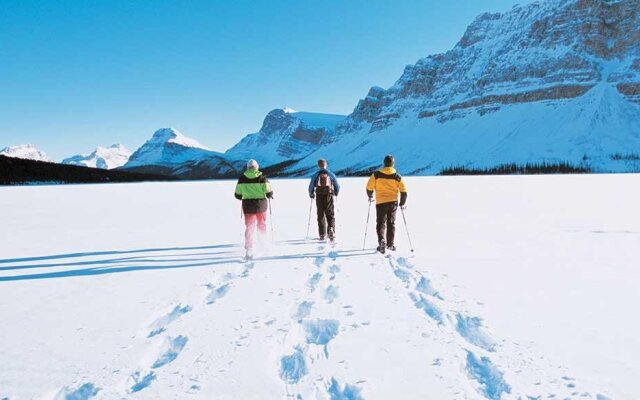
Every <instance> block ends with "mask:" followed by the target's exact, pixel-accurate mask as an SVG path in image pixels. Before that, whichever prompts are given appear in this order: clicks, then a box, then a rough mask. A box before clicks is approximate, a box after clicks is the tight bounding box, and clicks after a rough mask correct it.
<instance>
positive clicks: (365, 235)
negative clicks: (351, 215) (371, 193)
mask: <svg viewBox="0 0 640 400" xmlns="http://www.w3.org/2000/svg"><path fill="white" fill-rule="evenodd" d="M371 203H373V201H372V200H371V199H369V211H367V224H366V225H365V226H364V241H363V242H362V251H364V247H365V245H366V244H367V231H368V230H369V216H370V215H371Z"/></svg>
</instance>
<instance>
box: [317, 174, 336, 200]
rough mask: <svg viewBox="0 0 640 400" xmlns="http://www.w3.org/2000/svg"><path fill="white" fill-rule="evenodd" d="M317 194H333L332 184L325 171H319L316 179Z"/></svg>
mask: <svg viewBox="0 0 640 400" xmlns="http://www.w3.org/2000/svg"><path fill="white" fill-rule="evenodd" d="M316 193H317V194H325V195H326V194H333V182H332V181H331V177H330V176H329V173H328V172H327V171H320V173H319V174H318V177H317V178H316Z"/></svg>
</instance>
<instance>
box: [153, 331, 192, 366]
mask: <svg viewBox="0 0 640 400" xmlns="http://www.w3.org/2000/svg"><path fill="white" fill-rule="evenodd" d="M188 340H189V339H188V338H187V337H186V336H182V335H180V336H177V337H175V338H167V340H166V341H165V344H164V347H163V350H162V353H161V354H160V355H159V356H158V359H157V360H156V361H155V362H154V363H153V365H152V366H151V368H153V369H156V368H160V367H163V366H165V365H167V364H169V363H170V362H172V361H173V360H175V359H176V358H178V355H180V353H181V352H182V350H183V349H184V347H185V346H186V345H187V341H188Z"/></svg>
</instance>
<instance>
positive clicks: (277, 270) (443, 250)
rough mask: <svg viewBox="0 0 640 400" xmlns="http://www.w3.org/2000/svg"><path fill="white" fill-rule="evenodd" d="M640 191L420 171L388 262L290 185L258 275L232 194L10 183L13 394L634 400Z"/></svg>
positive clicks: (7, 252)
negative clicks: (324, 223)
mask: <svg viewBox="0 0 640 400" xmlns="http://www.w3.org/2000/svg"><path fill="white" fill-rule="evenodd" d="M638 179H639V177H638V176H637V175H602V176H553V177H548V176H547V177H477V178H471V177H468V178H408V179H407V186H408V189H409V203H408V204H409V208H408V209H407V218H408V223H409V228H410V229H411V234H412V239H413V241H414V245H415V247H416V249H417V251H416V253H415V254H414V255H411V254H410V253H409V252H408V244H407V241H406V235H405V232H404V225H403V223H402V220H401V218H400V215H399V216H398V217H399V218H398V223H397V229H398V231H397V238H398V247H399V251H398V252H397V253H396V254H395V255H391V256H388V257H384V256H380V255H377V254H374V253H373V251H372V249H373V247H374V246H375V239H373V237H374V235H375V233H374V223H373V218H372V221H371V225H370V226H369V240H368V243H367V246H366V247H367V248H366V250H365V251H362V239H363V234H364V221H365V219H366V212H367V208H366V207H367V203H366V197H365V195H364V183H365V181H364V180H363V179H343V180H342V182H341V184H342V185H343V190H342V193H341V196H340V197H339V198H338V207H339V214H338V218H339V220H338V227H337V234H338V238H339V243H338V245H337V246H336V247H333V248H332V247H330V246H327V245H325V244H321V243H317V242H315V241H310V240H306V239H305V237H304V236H305V233H306V225H307V218H308V210H309V208H308V207H309V199H308V197H307V194H306V184H307V182H306V181H301V180H274V181H273V186H274V190H275V200H274V201H273V204H272V206H273V213H274V221H273V226H274V230H275V237H273V238H267V243H271V244H270V245H269V246H267V247H268V248H267V249H265V251H264V252H263V253H262V254H261V255H260V256H258V257H257V259H256V260H254V261H253V262H251V263H245V262H243V261H242V260H241V258H240V256H241V254H242V246H241V232H242V225H241V220H240V216H239V203H238V202H237V201H235V199H233V195H232V192H233V187H234V182H197V183H196V182H193V183H154V184H125V185H85V186H82V185H79V186H39V187H13V188H1V189H0V206H2V208H3V209H9V210H11V213H7V214H6V216H5V220H4V223H3V231H4V232H6V234H5V235H4V237H3V241H2V242H0V289H1V290H0V318H1V319H2V321H3V326H4V327H5V328H4V329H2V330H0V398H3V397H8V398H10V399H23V398H48V399H51V398H55V399H58V398H61V399H65V398H81V399H88V398H97V399H100V398H104V399H108V398H133V399H135V398H140V399H145V398H149V399H153V398H166V397H169V398H174V397H175V398H211V397H212V396H214V397H215V398H223V399H224V398H248V399H251V398H256V399H258V398H260V399H264V398H305V399H306V398H325V399H343V398H347V399H358V398H366V399H378V398H379V399H384V398H434V399H440V398H447V399H449V398H450V399H500V398H503V399H512V398H513V399H517V398H527V397H526V396H530V398H548V397H549V396H551V395H554V396H555V397H556V398H572V399H583V398H585V399H589V398H591V399H596V398H598V399H604V398H606V397H603V396H607V397H609V398H623V399H624V398H632V396H633V394H634V390H635V389H634V388H633V387H632V382H634V381H633V379H632V377H633V376H635V375H636V374H637V373H638V371H640V366H639V365H638V361H637V360H638V359H640V357H639V356H640V354H639V353H638V351H640V350H639V349H640V345H639V343H638V339H637V337H636V336H635V335H634V332H635V331H636V330H637V322H636V321H635V320H633V319H632V318H631V319H629V318H627V317H628V316H631V315H634V309H635V306H636V305H637V304H638V301H639V300H640V298H639V297H640V294H639V291H638V290H637V287H638V286H637V282H638V278H639V276H638V275H639V273H638V269H637V267H636V265H635V260H637V240H638V239H637V238H638V236H637V235H638V234H640V221H639V220H638V219H637V218H634V215H637V212H636V209H635V207H636V206H637V204H638V200H639V199H638V197H639V196H638V191H637V190H635V189H634V187H637V182H638ZM372 214H373V213H372ZM312 231H313V229H312ZM621 320H625V321H626V322H625V326H624V329H623V328H622V327H621V326H620V322H621ZM598 396H600V397H598Z"/></svg>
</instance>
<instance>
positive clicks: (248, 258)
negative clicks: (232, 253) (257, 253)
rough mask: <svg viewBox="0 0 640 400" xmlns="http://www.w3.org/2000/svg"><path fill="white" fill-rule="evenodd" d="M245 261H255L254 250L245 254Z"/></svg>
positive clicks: (248, 250)
mask: <svg viewBox="0 0 640 400" xmlns="http://www.w3.org/2000/svg"><path fill="white" fill-rule="evenodd" d="M244 259H245V260H247V261H249V260H253V250H250V249H247V252H246V253H245V254H244Z"/></svg>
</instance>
